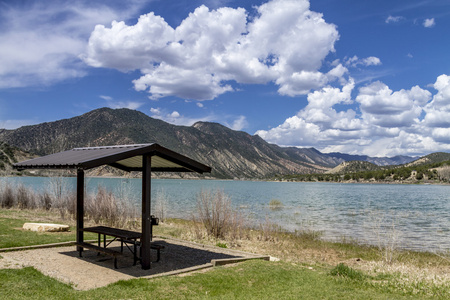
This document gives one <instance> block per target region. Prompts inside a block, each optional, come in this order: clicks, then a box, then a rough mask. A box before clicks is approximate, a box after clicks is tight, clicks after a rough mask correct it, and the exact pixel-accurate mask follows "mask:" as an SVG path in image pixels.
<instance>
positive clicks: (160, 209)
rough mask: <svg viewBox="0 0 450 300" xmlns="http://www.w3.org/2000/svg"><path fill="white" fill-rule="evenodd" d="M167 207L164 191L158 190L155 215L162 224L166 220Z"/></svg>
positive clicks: (166, 197) (167, 198) (167, 199)
mask: <svg viewBox="0 0 450 300" xmlns="http://www.w3.org/2000/svg"><path fill="white" fill-rule="evenodd" d="M168 207H169V197H168V196H167V194H166V192H165V191H164V189H160V190H158V192H157V193H156V199H155V214H156V216H157V217H158V218H159V221H160V222H163V223H164V221H165V220H166V218H167V211H168Z"/></svg>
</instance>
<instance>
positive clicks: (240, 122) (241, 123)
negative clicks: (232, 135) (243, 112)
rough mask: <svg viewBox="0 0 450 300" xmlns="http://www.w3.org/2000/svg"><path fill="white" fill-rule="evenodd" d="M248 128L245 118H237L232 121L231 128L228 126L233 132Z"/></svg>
mask: <svg viewBox="0 0 450 300" xmlns="http://www.w3.org/2000/svg"><path fill="white" fill-rule="evenodd" d="M247 126H248V122H247V118H246V117H245V116H239V117H238V118H237V119H236V120H234V121H233V123H232V124H231V126H229V127H230V128H231V129H233V130H242V129H244V128H246V127H247Z"/></svg>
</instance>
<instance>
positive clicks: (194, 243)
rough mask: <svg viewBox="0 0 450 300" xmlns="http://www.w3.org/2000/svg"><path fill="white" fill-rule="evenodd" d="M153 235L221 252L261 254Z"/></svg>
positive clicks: (256, 255) (257, 255) (249, 254)
mask: <svg viewBox="0 0 450 300" xmlns="http://www.w3.org/2000/svg"><path fill="white" fill-rule="evenodd" d="M153 237H154V238H155V237H157V238H160V239H162V240H168V241H170V240H172V241H176V242H179V243H185V244H191V245H194V246H197V247H201V248H203V249H214V250H218V249H219V250H221V251H222V252H225V251H229V252H233V253H236V254H242V255H247V256H251V257H255V258H258V257H260V256H261V254H255V253H250V252H244V251H241V250H236V249H230V248H221V247H217V246H213V245H205V244H200V243H196V242H191V241H186V240H180V239H177V238H172V237H166V236H161V235H155V236H153Z"/></svg>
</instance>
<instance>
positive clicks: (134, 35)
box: [83, 0, 339, 100]
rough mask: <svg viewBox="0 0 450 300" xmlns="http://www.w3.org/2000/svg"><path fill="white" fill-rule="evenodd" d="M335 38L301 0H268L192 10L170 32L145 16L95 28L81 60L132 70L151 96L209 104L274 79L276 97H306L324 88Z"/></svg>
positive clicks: (139, 86)
mask: <svg viewBox="0 0 450 300" xmlns="http://www.w3.org/2000/svg"><path fill="white" fill-rule="evenodd" d="M338 38H339V34H338V32H337V29H336V26H335V25H333V24H328V23H326V22H325V20H324V19H323V17H322V14H320V13H317V12H313V11H311V10H310V9H309V1H307V0H272V1H269V2H267V3H264V4H262V5H261V6H259V7H257V8H256V15H255V16H252V17H249V12H247V11H246V10H244V9H242V8H237V9H234V8H229V7H222V8H218V9H215V10H211V9H209V8H208V7H206V6H205V5H202V6H200V7H198V8H196V9H195V10H194V11H193V12H192V13H190V14H189V16H187V17H186V18H185V19H184V20H183V21H182V22H181V24H180V25H179V26H178V27H176V28H173V27H171V26H170V25H169V24H168V23H167V22H166V21H165V20H164V19H163V18H162V17H161V16H157V15H155V14H154V13H148V14H145V15H142V16H140V18H139V20H138V22H137V23H136V24H134V25H126V24H125V23H124V22H122V21H119V22H113V23H112V24H111V26H110V27H105V26H103V25H98V26H96V27H95V30H94V31H93V32H92V34H91V37H90V39H89V46H88V48H87V50H86V52H85V54H84V55H83V60H84V61H85V62H86V63H87V64H89V65H91V66H94V67H103V68H115V69H118V70H121V71H130V70H140V71H141V72H142V73H143V75H142V76H141V77H140V78H138V79H136V80H135V81H134V85H135V88H136V90H141V91H143V90H146V91H148V92H149V93H150V97H151V98H154V99H155V98H161V97H166V96H177V97H181V98H185V99H196V100H209V99H214V98H216V97H217V96H219V95H221V94H223V93H226V92H230V91H233V90H234V88H233V83H241V84H265V83H268V82H274V83H275V84H276V85H278V87H279V90H278V92H279V93H280V94H282V95H289V96H296V95H302V94H307V93H308V92H309V91H310V90H311V89H317V88H320V87H322V86H324V85H326V84H327V83H328V81H329V80H330V76H327V74H323V73H321V71H319V70H320V69H321V67H322V62H323V60H324V59H325V57H326V56H327V55H328V54H329V53H330V52H333V51H334V44H335V42H336V41H337V40H338Z"/></svg>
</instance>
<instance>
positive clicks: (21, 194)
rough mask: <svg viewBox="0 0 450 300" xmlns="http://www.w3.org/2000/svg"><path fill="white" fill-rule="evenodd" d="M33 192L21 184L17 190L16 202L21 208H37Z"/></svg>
mask: <svg viewBox="0 0 450 300" xmlns="http://www.w3.org/2000/svg"><path fill="white" fill-rule="evenodd" d="M33 196H34V195H33V192H32V191H31V190H29V189H27V188H26V187H25V186H24V185H22V184H21V185H19V187H18V188H17V191H16V202H17V206H18V207H19V208H20V209H27V208H29V209H33V208H36V203H35V200H34V197H33Z"/></svg>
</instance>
